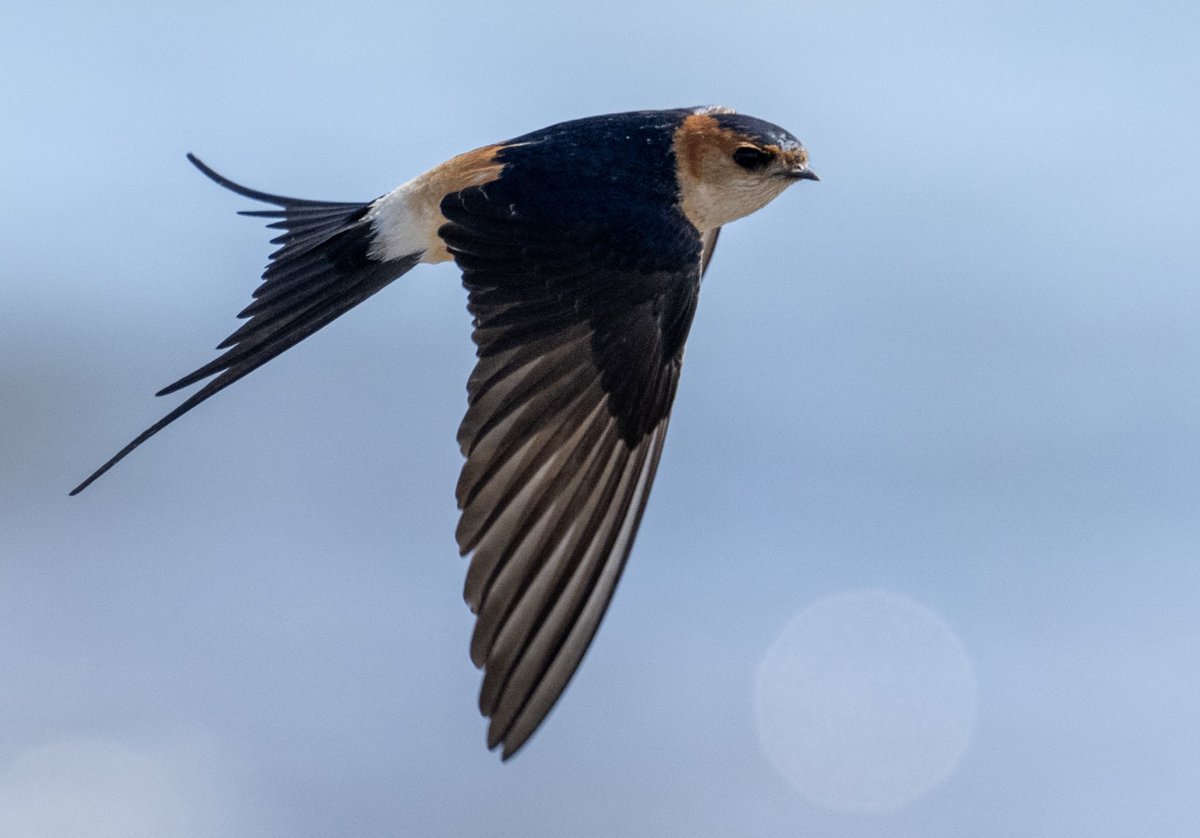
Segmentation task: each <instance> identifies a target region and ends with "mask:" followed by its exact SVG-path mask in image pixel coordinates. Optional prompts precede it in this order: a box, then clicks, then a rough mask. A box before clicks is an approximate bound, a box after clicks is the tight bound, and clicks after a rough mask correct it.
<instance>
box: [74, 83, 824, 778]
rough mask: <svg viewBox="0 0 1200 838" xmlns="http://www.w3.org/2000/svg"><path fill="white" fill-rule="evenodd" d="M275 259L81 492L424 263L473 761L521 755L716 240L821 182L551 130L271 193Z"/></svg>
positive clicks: (776, 132)
mask: <svg viewBox="0 0 1200 838" xmlns="http://www.w3.org/2000/svg"><path fill="white" fill-rule="evenodd" d="M188 159H189V160H190V161H191V162H192V163H193V164H195V166H196V167H197V168H198V169H199V170H200V171H201V172H203V173H204V174H205V175H207V176H208V177H209V178H211V179H212V180H214V181H215V182H217V183H218V184H220V185H221V186H223V187H225V188H227V189H229V190H231V191H233V192H235V193H237V194H238V195H241V196H243V197H246V198H250V199H252V200H255V201H261V202H263V203H265V204H270V205H272V206H273V207H274V208H273V209H260V210H246V211H243V212H242V213H241V214H242V215H249V216H256V217H260V218H267V219H271V222H270V223H269V224H268V225H267V226H268V227H271V228H275V229H278V230H281V231H282V233H281V234H280V235H279V236H278V237H277V238H275V239H273V240H272V243H273V244H277V245H279V248H278V249H277V250H275V251H274V252H273V253H272V254H271V256H270V260H269V263H268V265H267V267H266V269H265V271H264V272H263V275H262V283H261V284H260V285H259V286H258V288H257V289H256V290H255V291H254V294H253V302H251V303H250V305H248V306H247V307H246V308H245V309H244V310H243V311H242V312H241V313H240V314H239V315H238V317H240V318H242V319H245V321H246V322H245V323H244V324H242V325H241V327H240V328H238V329H237V330H236V331H234V332H233V334H231V335H230V336H229V337H227V338H226V339H225V340H224V341H222V342H221V344H220V345H219V346H218V347H217V348H218V349H219V350H224V352H223V353H222V354H221V355H220V356H219V357H217V358H215V359H214V360H212V361H210V362H209V363H207V364H205V365H203V366H201V367H200V368H199V369H197V370H195V371H194V372H191V373H189V374H188V375H185V376H184V377H183V378H180V379H179V380H178V381H176V382H174V383H173V384H170V385H168V386H167V387H165V388H164V389H162V390H160V391H159V392H158V394H157V395H160V396H163V395H166V394H168V393H174V392H176V391H177V390H180V389H182V388H185V387H188V386H189V385H192V384H197V383H199V382H201V381H204V380H205V379H209V380H208V382H207V383H206V384H204V386H203V387H201V388H200V389H199V390H198V391H196V392H195V393H194V394H192V395H191V396H190V397H189V398H187V399H186V400H185V401H184V402H183V403H182V404H180V405H179V406H178V407H176V408H175V409H174V410H172V411H171V412H170V413H168V414H167V415H166V416H164V417H163V418H162V419H161V420H159V421H158V422H156V423H155V424H153V425H151V426H150V427H149V428H147V429H146V430H145V431H143V432H142V433H141V434H140V435H138V436H137V437H136V438H135V439H134V440H133V441H132V442H130V443H129V444H128V445H126V446H125V447H124V448H122V449H121V450H120V451H118V452H117V454H116V455H115V456H113V457H112V459H110V460H109V461H108V462H107V463H105V464H104V465H103V466H101V467H100V468H99V469H97V470H96V471H95V472H94V473H93V474H92V475H91V476H90V477H88V478H87V479H86V480H84V481H83V482H82V483H80V484H79V486H78V487H76V488H75V489H74V490H73V491H72V492H71V494H72V495H74V494H77V493H79V492H81V491H83V489H85V488H87V486H88V485H90V484H91V483H92V481H94V480H95V479H96V478H98V477H99V476H100V475H102V474H104V473H105V472H106V471H108V470H109V469H110V468H111V467H112V466H113V465H115V464H116V463H117V462H119V461H120V460H121V459H123V458H124V457H125V456H126V455H127V454H129V453H130V452H131V451H132V450H133V449H135V448H137V447H138V446H139V445H141V444H142V443H143V442H145V441H146V440H147V439H149V438H150V437H152V436H154V435H155V434H156V433H158V432H159V431H161V430H162V429H163V428H165V427H166V426H167V425H169V424H171V423H172V422H174V421H175V420H176V419H178V418H179V417H180V416H182V415H183V414H185V413H187V412H188V411H190V410H191V409H192V408H194V407H195V406H196V405H198V404H200V403H201V402H203V401H205V400H206V399H208V398H209V397H210V396H212V395H214V394H215V393H217V392H219V391H221V390H223V389H224V388H226V387H228V386H229V385H230V384H232V383H233V382H235V381H237V380H238V379H240V378H241V377H242V376H244V375H246V374H248V373H250V372H251V371H253V370H255V369H257V368H258V367H260V366H262V365H263V364H265V363H266V362H267V361H269V360H271V359H272V358H274V357H275V356H276V355H279V354H280V353H281V352H283V351H285V350H287V349H289V348H290V347H292V346H295V345H296V344H297V343H299V342H300V341H301V340H303V339H304V338H306V337H308V336H309V335H311V334H312V333H313V332H315V331H316V330H318V329H320V328H321V327H323V326H325V325H326V324H328V323H329V322H331V321H332V320H334V319H336V318H337V317H339V316H341V315H342V314H344V313H345V312H347V311H349V310H350V309H351V308H353V307H354V306H356V305H358V304H359V303H361V302H362V301H363V300H365V299H367V298H368V297H370V296H372V295H373V294H375V293H376V292H378V291H380V290H381V289H383V288H384V287H385V286H386V285H388V284H389V283H391V282H392V281H393V280H395V279H397V278H398V277H400V276H402V275H403V274H405V273H407V272H408V271H409V270H411V269H412V268H414V267H415V266H416V265H418V264H420V263H422V262H428V263H436V262H444V261H448V260H451V259H453V260H454V261H455V263H457V265H458V267H459V268H460V269H461V271H462V281H463V284H464V285H465V286H466V289H467V292H468V309H469V310H470V312H471V314H472V315H473V317H474V333H473V335H472V337H473V338H474V341H475V344H476V346H477V353H476V354H477V356H478V362H477V363H476V365H475V368H474V370H473V371H472V373H471V375H470V378H469V380H468V382H467V394H468V407H467V412H466V416H465V417H464V418H463V421H462V424H461V426H460V427H459V429H458V442H459V444H460V446H461V448H462V452H463V454H464V456H465V457H466V462H465V464H464V465H463V469H462V474H461V476H460V478H459V481H458V488H457V499H458V506H459V509H460V510H461V513H462V514H461V517H460V519H459V523H458V529H457V533H456V536H457V540H458V546H459V550H460V552H461V553H462V555H464V556H465V555H468V554H470V556H471V559H470V564H469V567H468V570H467V578H466V585H465V598H466V601H467V603H468V605H469V606H470V607H471V610H472V611H473V612H474V613H475V615H476V617H477V619H476V623H475V629H474V633H473V635H472V638H471V659H472V660H473V661H474V663H475V665H476V666H478V667H480V668H482V669H483V673H484V674H483V685H482V688H481V691H480V696H479V706H480V710H481V711H482V713H483V714H484V715H485V716H487V717H488V718H489V720H490V721H489V726H488V733H487V745H488V748H489V749H494V748H496V747H497V746H502V751H501V755H502V758H504V759H507V758H509V757H510V756H512V755H513V754H514V753H515V752H516V751H517V750H518V749H519V748H520V747H521V746H522V745H523V744H524V743H525V742H526V740H528V738H529V737H530V736H531V735H532V734H533V732H534V731H535V730H536V729H537V728H538V726H539V725H540V724H541V723H542V721H543V720H544V719H545V717H546V715H547V713H549V711H550V709H551V708H552V707H553V706H554V704H555V702H556V701H557V700H558V698H559V696H560V695H561V694H562V691H563V690H564V689H565V687H566V685H567V682H568V681H569V680H570V679H571V676H572V675H573V674H574V672H575V670H576V668H577V667H578V666H579V662H580V660H581V659H582V658H583V655H584V653H585V652H586V650H587V647H588V645H589V644H590V643H591V640H592V637H593V636H594V635H595V633H596V629H597V626H598V625H599V623H600V619H601V617H602V616H603V614H604V611H605V609H606V608H607V606H608V603H609V601H610V599H611V598H612V595H613V590H614V588H615V587H616V584H617V580H618V578H619V577H620V575H621V570H622V568H623V567H624V565H625V561H626V559H627V558H628V556H629V552H630V549H631V547H632V545H633V540H634V536H635V535H636V533H637V529H638V523H639V521H640V519H641V517H642V512H643V511H644V509H645V506H646V499H647V497H648V496H649V493H650V486H651V484H652V483H653V481H654V474H655V470H656V468H657V466H658V461H659V455H660V454H661V453H662V447H663V440H664V438H665V436H666V433H667V422H668V419H669V417H670V412H671V403H672V401H673V399H674V397H675V390H676V387H677V385H678V382H679V374H680V368H681V365H682V362H683V349H684V342H685V340H686V339H687V335H688V330H689V328H690V326H691V322H692V316H693V314H694V313H695V310H696V301H697V297H698V295H699V292H700V281H701V277H702V276H703V275H704V272H705V269H706V268H707V267H708V264H709V261H710V260H711V258H712V254H713V248H714V246H715V245H716V241H717V234H718V233H719V232H720V230H721V227H722V226H723V225H725V224H728V223H729V222H731V221H734V220H735V219H738V218H741V217H742V216H745V215H749V214H750V213H752V212H754V211H755V210H757V209H760V208H761V207H763V206H764V205H766V204H767V203H768V202H770V201H771V200H773V199H774V198H775V197H777V196H778V195H779V194H780V193H782V192H783V191H784V190H785V189H786V188H787V187H788V186H789V185H791V184H792V183H795V182H796V181H799V180H817V176H816V175H815V174H814V173H813V171H812V170H811V169H810V168H809V166H808V154H807V152H806V151H805V149H804V147H803V146H802V145H801V144H800V142H799V141H798V140H797V139H796V138H795V137H794V136H792V135H791V134H790V133H788V132H787V131H785V130H783V129H782V128H779V127H777V126H775V125H772V124H770V123H768V122H764V121H762V120H760V119H755V118H754V117H751V116H746V115H742V114H738V113H736V112H734V111H732V110H730V109H728V108H721V107H701V108H681V109H673V110H660V111H635V112H630V113H619V114H610V115H606V116H595V117H588V118H585V119H577V120H573V121H570V122H563V123H559V124H557V125H551V126H550V127H548V128H543V129H541V130H539V131H534V132H532V133H529V134H525V135H523V136H520V137H516V138H515V139H512V140H508V141H507V142H501V143H497V144H495V145H488V146H484V147H482V148H479V149H476V150H474V151H468V152H466V153H465V154H460V155H458V156H457V157H452V158H451V159H449V160H447V161H446V162H445V163H442V164H441V165H439V166H436V167H434V168H433V169H430V170H429V171H427V172H425V173H424V174H422V175H419V176H418V177H416V178H414V179H413V180H410V181H409V182H407V183H405V184H403V185H401V186H399V187H398V188H396V189H394V190H393V191H391V192H388V193H387V194H386V195H383V196H382V197H379V198H376V199H375V200H373V201H369V202H367V203H334V202H329V201H310V200H300V199H296V198H285V197H282V196H279V195H269V194H267V193H265V192H259V191H257V190H254V189H249V188H247V187H245V186H242V185H240V184H237V183H234V182H233V181H231V180H229V179H227V178H225V177H223V176H221V175H219V174H217V172H215V171H213V170H212V169H211V168H209V167H208V166H207V165H205V164H204V163H203V162H201V161H200V160H199V159H198V158H197V157H195V156H194V155H191V154H189V155H188Z"/></svg>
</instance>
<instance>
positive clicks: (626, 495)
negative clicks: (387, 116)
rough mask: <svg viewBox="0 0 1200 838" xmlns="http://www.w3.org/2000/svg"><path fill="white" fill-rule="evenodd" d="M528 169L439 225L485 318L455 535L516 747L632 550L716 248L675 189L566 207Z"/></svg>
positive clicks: (495, 717) (462, 439) (479, 194)
mask: <svg viewBox="0 0 1200 838" xmlns="http://www.w3.org/2000/svg"><path fill="white" fill-rule="evenodd" d="M521 175H522V173H521V171H520V169H519V166H517V165H513V166H512V167H510V168H509V169H506V170H505V172H504V174H502V175H501V177H500V178H499V180H497V181H495V182H493V183H488V184H485V185H482V186H477V187H472V188H468V189H465V190H463V191H461V192H457V193H452V194H450V195H448V196H446V198H445V199H444V200H443V201H442V204H441V210H442V214H443V215H444V216H445V217H446V219H447V220H448V223H447V224H445V225H444V226H443V227H442V228H441V229H440V231H439V235H440V236H441V237H442V239H443V240H444V241H445V242H446V245H447V248H448V249H449V251H450V253H451V254H452V255H453V256H454V259H455V261H456V262H457V263H458V265H459V267H460V268H461V269H462V273H463V283H464V285H465V286H466V288H467V290H468V292H469V309H470V311H471V313H472V314H473V315H474V319H475V331H474V335H473V337H474V340H475V343H476V344H477V348H478V351H477V355H478V363H477V364H476V366H475V369H474V371H473V372H472V374H471V377H470V380H469V382H468V386H467V390H468V402H469V406H468V409H467V413H466V416H465V417H464V419H463V422H462V425H461V427H460V429H459V434H458V439H459V443H460V445H461V446H462V450H463V453H464V455H465V456H466V458H467V460H466V463H465V465H464V466H463V470H462V475H461V477H460V480H459V483H458V489H457V496H458V504H459V507H460V509H461V510H462V515H461V518H460V521H459V526H458V532H457V538H458V543H459V548H460V550H461V552H462V553H463V555H466V554H468V553H470V554H472V556H471V562H470V567H469V570H468V574H467V581H466V588H465V597H466V600H467V602H468V604H469V605H470V607H471V609H472V611H473V612H475V614H476V615H477V621H476V625H475V631H474V635H473V637H472V641H471V656H472V659H473V660H474V662H475V664H476V665H477V666H480V667H482V668H483V669H484V679H483V686H482V689H481V692H480V699H479V704H480V710H481V711H482V712H483V714H484V715H485V716H488V717H490V720H491V721H490V724H489V729H488V747H489V748H494V747H496V746H497V745H499V744H503V751H502V756H503V758H505V759H507V758H508V757H509V756H511V755H512V754H513V753H515V752H516V751H517V749H519V748H520V747H521V746H522V745H523V744H524V743H525V741H526V740H527V739H528V738H529V736H530V735H531V734H532V733H533V732H534V730H535V729H536V728H537V727H538V726H539V725H540V724H541V722H542V720H543V719H544V718H545V716H546V714H547V713H549V711H550V709H551V707H552V706H553V705H554V703H555V702H556V700H557V699H558V697H559V695H560V694H561V693H562V691H563V689H564V688H565V687H566V685H567V683H568V681H569V680H570V678H571V676H572V675H573V673H574V672H575V669H576V667H577V666H578V665H579V662H580V660H581V659H582V657H583V655H584V653H585V651H586V650H587V647H588V645H589V643H590V642H591V640H592V637H593V636H594V634H595V632H596V629H597V626H598V625H599V623H600V619H601V617H602V616H603V614H604V611H605V609H606V608H607V606H608V603H609V601H610V599H611V597H612V594H613V590H614V588H615V586H616V584H617V580H618V578H619V577H620V574H621V570H622V568H623V567H624V564H625V561H626V558H627V557H628V556H629V551H630V548H631V547H632V545H633V540H634V536H635V535H636V533H637V528H638V523H639V521H640V519H641V516H642V512H643V510H644V509H645V506H646V499H647V497H648V495H649V492H650V486H651V483H652V482H653V480H654V474H655V469H656V468H657V465H658V460H659V455H660V454H661V452H662V445H663V439H664V437H665V435H666V432H667V421H668V417H669V413H670V409H671V403H672V401H673V399H674V396H675V390H676V386H677V383H678V380H679V372H680V365H681V362H682V357H683V345H684V341H685V339H686V337H687V332H688V329H689V327H690V325H691V321H692V316H693V314H694V312H695V307H696V300H697V295H698V292H699V284H700V266H701V254H702V252H703V244H702V242H701V238H700V235H699V233H698V232H697V231H696V229H695V228H694V227H693V226H692V225H691V224H690V222H688V221H687V220H686V218H684V217H683V216H682V214H681V213H679V212H678V210H677V209H676V207H675V206H674V205H672V204H670V203H669V202H666V201H663V202H660V203H658V204H654V203H650V204H647V203H646V202H645V200H644V198H642V199H641V202H640V203H639V200H638V199H635V198H632V197H631V198H630V199H629V200H627V201H624V204H622V200H623V199H622V197H621V196H615V195H612V194H606V195H604V196H599V195H595V194H578V193H573V194H572V195H571V196H570V197H571V200H573V201H574V202H575V207H576V210H575V211H563V207H562V205H561V204H560V203H556V202H555V200H552V199H551V198H550V197H547V194H546V193H547V191H548V190H549V189H550V187H549V185H548V181H542V182H540V183H537V184H536V188H525V186H526V181H527V180H530V178H527V179H525V180H522V177H521ZM581 188H583V189H585V190H586V189H588V188H591V189H596V188H599V187H597V186H596V185H595V184H591V185H586V186H584V187H581ZM559 197H562V196H559ZM618 207H619V208H620V212H614V211H613V210H614V209H616V208H618ZM589 208H590V209H591V210H592V213H591V215H588V211H589ZM597 208H599V209H597ZM710 247H711V245H710Z"/></svg>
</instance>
